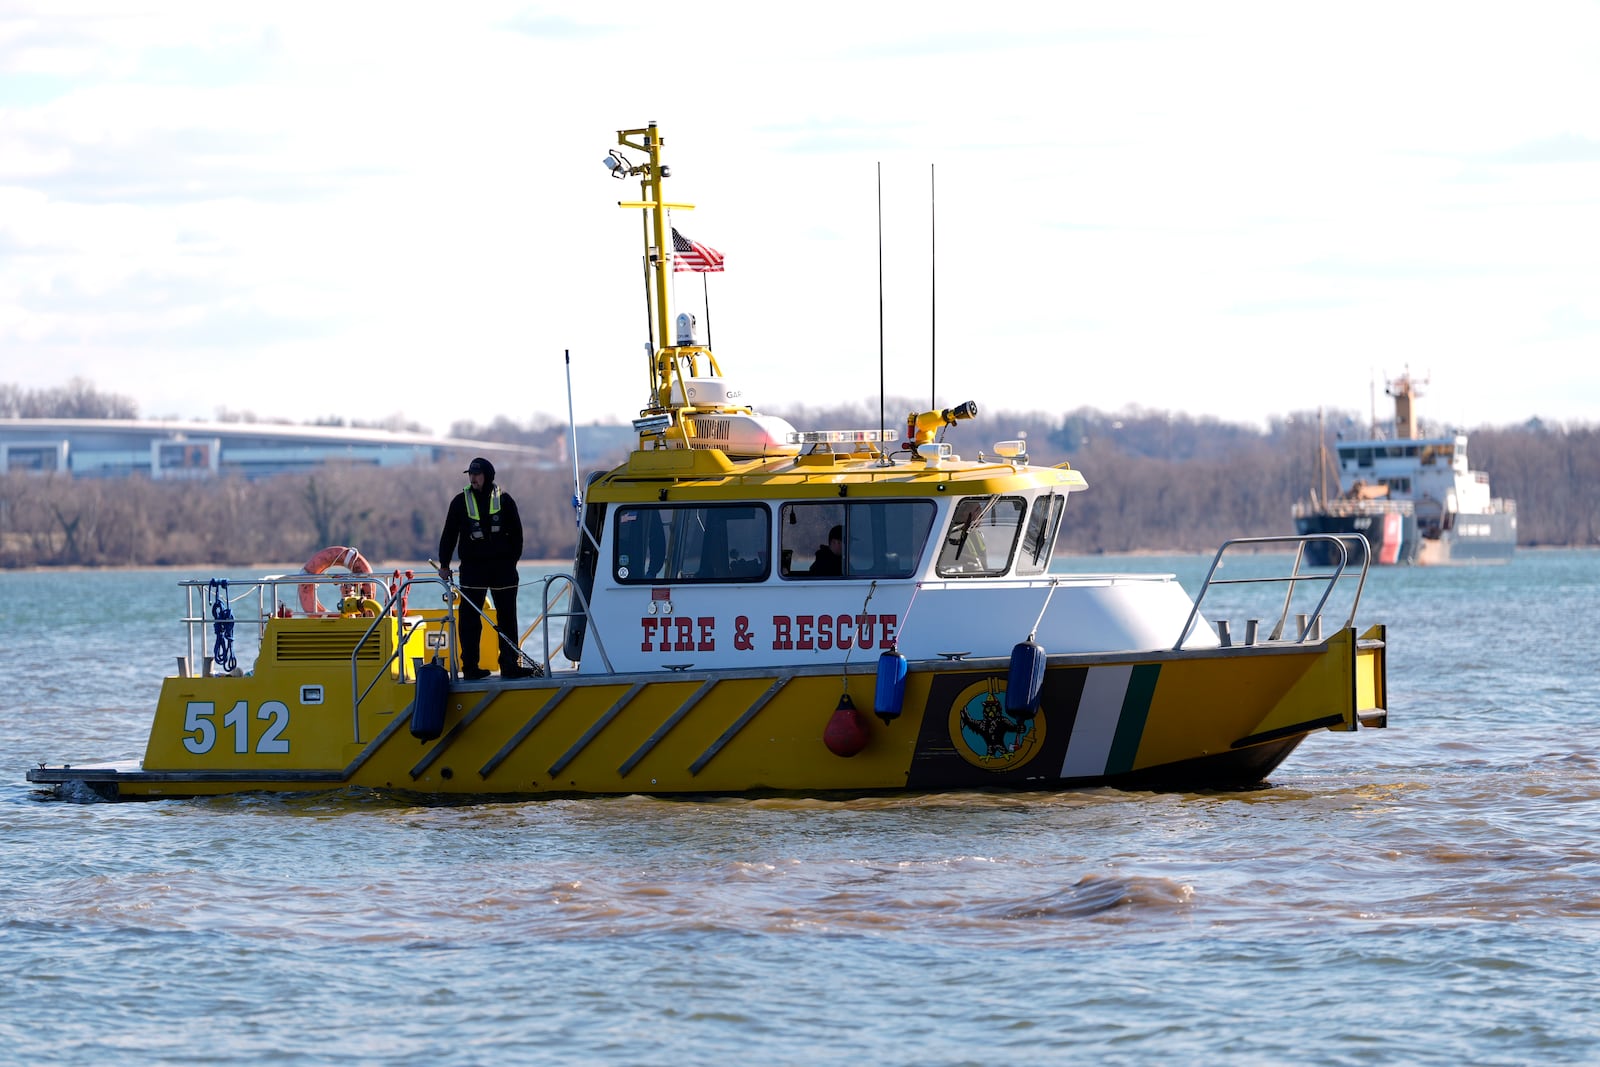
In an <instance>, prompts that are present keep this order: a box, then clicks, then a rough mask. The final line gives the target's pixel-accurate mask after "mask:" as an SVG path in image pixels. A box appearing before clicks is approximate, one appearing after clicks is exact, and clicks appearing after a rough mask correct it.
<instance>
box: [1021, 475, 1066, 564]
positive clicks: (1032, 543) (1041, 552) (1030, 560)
mask: <svg viewBox="0 0 1600 1067" xmlns="http://www.w3.org/2000/svg"><path fill="white" fill-rule="evenodd" d="M1066 502H1067V498H1066V497H1064V496H1061V495H1060V494H1058V493H1051V494H1050V495H1049V496H1042V497H1040V498H1039V499H1037V500H1035V501H1034V502H1033V510H1032V511H1031V512H1030V513H1029V514H1028V524H1027V525H1026V526H1024V527H1023V529H1022V551H1021V552H1018V553H1017V573H1018V574H1043V573H1044V572H1045V571H1047V570H1049V569H1050V556H1051V554H1052V553H1053V552H1054V551H1055V547H1056V533H1057V532H1058V531H1059V530H1060V529H1061V512H1062V511H1063V510H1064V509H1065V507H1066Z"/></svg>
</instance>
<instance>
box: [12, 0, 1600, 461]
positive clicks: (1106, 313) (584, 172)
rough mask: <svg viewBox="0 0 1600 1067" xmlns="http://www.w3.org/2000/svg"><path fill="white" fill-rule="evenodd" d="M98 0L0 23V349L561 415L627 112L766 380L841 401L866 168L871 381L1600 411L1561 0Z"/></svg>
mask: <svg viewBox="0 0 1600 1067" xmlns="http://www.w3.org/2000/svg"><path fill="white" fill-rule="evenodd" d="M15 6H16V5H13V7H15ZM106 10H107V8H106V6H105V5H102V4H83V5H77V6H64V5H63V4H61V3H59V2H52V3H50V4H48V5H45V4H42V3H40V4H37V5H35V7H34V9H33V10H32V11H31V12H30V11H26V10H24V11H21V12H20V13H16V12H14V13H12V14H9V15H7V16H0V74H3V77H0V252H3V253H4V255H3V257H0V352H3V353H4V370H3V371H0V379H3V380H7V381H17V382H20V383H21V384H23V385H26V386H50V385H57V384H60V383H62V382H63V381H65V380H66V379H67V378H69V377H72V376H83V377H87V378H90V379H91V380H93V381H94V382H95V383H96V384H97V385H98V386H99V387H100V388H102V389H106V390H110V391H114V392H118V393H123V394H126V395H129V396H132V397H133V398H135V399H136V400H137V401H138V403H139V405H140V408H141V410H142V411H144V412H145V413H147V414H178V415H195V416H205V415H209V414H211V413H212V412H214V411H215V410H216V409H218V408H222V407H226V408H229V409H230V410H235V411H238V410H253V411H255V412H256V413H258V414H261V415H272V416H283V417H289V418H310V417H313V416H317V415H323V414H330V413H338V414H345V415H347V416H350V417H355V418H378V417H382V416H384V415H387V414H389V413H391V412H394V411H397V410H398V411H403V412H404V414H405V415H406V416H407V417H409V418H412V419H415V420H417V421H420V422H422V423H424V424H427V425H430V426H432V427H434V428H436V429H441V430H442V429H444V428H446V427H447V426H448V425H449V424H450V423H451V422H452V421H455V420H458V419H463V418H471V419H475V420H478V421H487V420H488V419H489V418H491V417H493V416H494V415H497V414H505V415H508V416H510V417H513V418H527V417H529V416H531V415H533V414H535V413H546V414H550V415H554V416H556V417H559V418H564V417H565V414H566V396H565V378H564V373H563V370H564V365H563V362H562V352H563V351H564V350H566V349H571V351H572V353H573V360H574V364H573V378H574V385H575V389H576V400H575V406H576V409H577V414H578V417H579V418H580V419H581V420H583V421H589V420H591V419H593V418H602V417H626V416H628V415H630V414H632V413H633V411H634V410H635V409H636V408H637V407H638V406H639V404H640V403H641V402H642V397H643V392H644V383H643V367H644V358H643V355H642V346H643V342H644V334H643V325H644V322H645V316H644V311H643V308H642V306H641V301H640V291H641V285H640V281H639V276H638V267H637V263H638V253H639V249H638V240H637V239H638V233H639V227H638V221H637V218H636V217H634V215H633V214H632V213H630V212H623V211H619V210H618V209H617V207H616V206H615V203H616V201H617V200H618V199H623V198H631V197H632V196H633V195H635V193H636V192H637V186H636V185H633V184H632V183H623V182H613V181H610V180H608V179H607V178H606V176H605V173H604V171H602V170H601V168H600V165H599V162H600V159H601V157H602V156H603V155H604V154H605V152H606V151H607V150H608V149H609V148H611V147H613V145H614V142H615V131H616V130H617V129H618V128H621V127H631V126H637V125H642V124H644V123H645V122H647V121H651V120H657V121H659V122H660V123H661V128H662V130H663V132H664V134H665V136H666V138H667V154H668V160H669V162H670V164H671V165H672V167H673V171H674V174H675V178H674V179H673V182H672V184H671V186H670V188H671V192H672V195H673V196H674V197H676V198H680V199H684V200H689V201H692V202H695V203H697V204H698V205H699V208H698V209H697V210H696V211H695V212H693V213H692V214H681V215H680V216H679V218H678V223H679V226H680V228H682V229H683V230H685V231H686V232H688V233H690V234H692V235H693V236H695V237H696V238H697V239H699V240H702V241H704V242H706V243H708V244H712V245H714V246H716V247H718V248H719V249H721V250H722V251H724V252H725V253H726V254H727V255H728V263H729V267H728V272H727V273H726V274H725V275H721V276H716V277H714V278H712V279H711V280H710V282H711V301H712V307H711V320H712V322H711V325H712V339H713V341H714V343H715V345H716V348H717V351H718V355H719V358H720V359H721V361H722V364H723V366H724V368H725V369H726V370H727V371H728V372H729V373H730V374H731V375H732V376H733V377H735V378H737V379H738V380H739V383H740V384H741V385H742V386H743V387H744V388H745V390H746V393H747V394H748V395H749V396H751V397H752V398H754V399H755V400H756V401H757V402H759V403H765V404H766V405H768V406H774V405H780V404H787V403H792V402H802V403H806V404H810V405H813V406H815V405H820V404H826V403H831V402H835V401H838V400H852V399H853V400H864V401H868V402H869V403H871V404H872V405H874V406H875V403H876V399H877V396H876V394H877V388H878V345H879V342H878V337H879V324H878V305H879V294H878V226H879V218H878V210H877V195H878V194H877V188H876V185H877V175H878V168H879V166H880V165H881V168H882V175H883V212H882V226H883V236H884V245H883V249H884V250H883V260H884V272H885V286H886V288H885V292H884V297H883V305H884V309H885V321H884V335H885V341H884V348H885V363H886V366H887V369H888V373H889V376H890V382H889V392H890V393H891V395H895V396H921V395H923V394H924V393H925V392H926V391H927V388H928V382H929V378H930V369H929V366H928V360H929V356H930V354H932V353H934V352H935V351H936V352H937V358H938V369H937V374H938V382H939V390H940V392H941V393H942V394H945V395H943V396H941V398H940V399H941V402H954V401H957V400H964V399H968V398H971V399H976V400H978V401H979V403H980V404H982V405H983V406H984V407H985V408H986V409H988V410H1001V409H1007V408H1010V409H1017V410H1052V409H1055V410H1060V411H1066V410H1070V409H1072V408H1076V407H1079V406H1082V405H1090V406H1094V407H1099V408H1103V409H1107V410H1115V409H1118V408H1120V407H1122V406H1123V405H1125V404H1130V403H1137V404H1140V405H1143V406H1146V407H1154V408H1167V409H1171V410H1177V411H1185V412H1188V413H1191V414H1194V415H1197V416H1198V415H1217V416H1221V417H1223V418H1228V419H1234V420H1240V421H1263V420H1265V419H1266V418H1268V417H1271V416H1274V415H1281V414H1285V413H1288V412H1292V411H1298V410H1308V409H1311V408H1315V407H1317V406H1319V405H1327V406H1330V407H1344V408H1348V409H1355V410H1364V409H1365V407H1366V405H1367V396H1368V392H1369V384H1370V377H1371V375H1372V374H1373V373H1381V372H1384V371H1387V372H1389V373H1395V372H1397V371H1398V370H1399V369H1401V368H1402V367H1403V366H1405V365H1408V364H1409V365H1410V366H1411V367H1413V369H1416V370H1419V372H1421V371H1427V372H1430V373H1431V376H1432V379H1433V386H1432V392H1431V394H1430V396H1429V398H1428V400H1427V401H1425V403H1426V405H1427V407H1426V410H1425V413H1426V414H1427V415H1429V416H1430V417H1437V418H1440V419H1448V420H1452V421H1455V422H1458V423H1461V424H1464V425H1476V424H1481V423H1507V422H1515V421H1520V420H1521V419H1524V418H1527V417H1529V416H1532V415H1535V414H1538V415H1542V416H1545V417H1551V418H1557V419H1571V420H1586V421H1594V420H1596V419H1600V380H1597V376H1596V375H1595V374H1594V373H1593V372H1592V371H1591V370H1590V369H1589V368H1590V367H1591V366H1592V365H1593V363H1594V358H1593V357H1594V354H1595V345H1596V341H1597V336H1600V334H1597V331H1596V329H1595V324H1596V323H1597V322H1600V297H1597V296H1596V295H1595V294H1596V293H1600V284H1597V283H1600V251H1597V250H1600V192H1597V191H1596V190H1600V182H1597V180H1596V179H1597V178H1600V128H1597V127H1600V120H1597V119H1596V118H1595V117H1594V116H1593V114H1592V101H1593V100H1594V99H1596V98H1597V97H1600V84H1597V83H1600V68H1597V67H1596V65H1595V64H1594V63H1593V58H1592V55H1590V54H1589V53H1590V51H1591V49H1590V47H1589V45H1588V42H1592V41H1594V40H1595V39H1596V35H1595V31H1596V29H1597V28H1600V13H1597V11H1596V9H1595V8H1594V7H1593V6H1592V5H1587V4H1580V3H1551V4H1543V5H1539V6H1538V7H1536V8H1531V9H1526V10H1519V11H1518V12H1516V13H1515V14H1514V16H1513V15H1512V14H1510V13H1506V14H1502V13H1501V12H1502V9H1500V8H1498V7H1490V6H1487V5H1483V6H1479V5H1473V4H1467V5H1461V4H1443V3H1425V4H1408V5H1401V6H1399V7H1396V6H1394V5H1380V4H1362V3H1356V4H1352V5H1345V6H1343V7H1341V8H1339V9H1337V10H1334V9H1310V8H1305V7H1303V6H1299V5H1281V4H1250V3H1237V2H1235V3H1226V2H1225V3H1222V4H1213V5H1200V6H1196V5H1190V4H1176V3H1174V4H1167V5H1159V4H1158V5H1139V6H1138V7H1136V8H1128V7H1126V6H1115V5H1113V6H1109V7H1108V6H1106V5H1089V4H1083V3H1066V4H1057V5H1049V6H1047V7H1045V8H1039V9H1036V8H1035V7H1034V6H1033V5H1028V6H1023V5H1020V4H1012V3H1008V2H1002V3H994V4H988V5H983V6H981V7H973V6H972V5H954V4H931V5H924V6H923V7H921V8H919V15H918V18H917V19H915V20H912V21H908V20H906V19H905V18H904V17H903V15H902V14H901V13H900V12H899V10H898V9H893V8H892V7H891V6H890V5H881V6H880V5H847V4H840V3H833V2H824V3H820V4H815V5H808V6H807V7H806V8H804V9H794V8H767V9H757V8H751V7H749V6H748V5H732V4H682V5H674V6H673V7H672V8H660V7H658V6H655V5H645V4H631V5H630V4H624V5H620V6H613V5H607V6H606V7H605V8H603V9H593V10H589V9H578V8H576V7H568V6H564V5H527V4H517V3H477V4H467V5H460V6H459V10H457V9H451V10H448V11H447V10H446V9H444V8H439V7H437V6H436V5H420V4H418V5H406V4H400V5H393V4H385V5H377V4H336V5H326V4H310V3H289V4H276V5H273V6H272V7H271V8H270V9H261V13H260V14H257V15H255V17H250V16H249V14H248V13H247V14H237V13H233V12H230V11H229V10H227V6H226V5H213V4H199V3H188V4H186V3H179V2H176V0H173V2H160V0H152V2H150V3H147V4H144V5H143V6H140V7H129V8H127V9H126V10H127V11H128V12H129V13H127V14H113V15H107V14H104V13H103V12H104V11H106ZM112 10H122V9H119V8H116V7H115V5H113V6H112ZM930 166H933V167H934V168H935V170H934V172H933V174H934V176H936V181H937V194H938V211H937V251H938V273H937V327H936V332H935V328H934V326H933V319H934V309H933V308H932V307H931V306H930V289H931V288H932V278H931V277H930V275H931V273H932V272H931V268H930V262H929V251H930V222H931V219H930V215H931V209H930V204H929V191H930V189H929V186H930ZM699 282H700V279H698V278H690V277H689V276H687V275H685V276H680V277H679V279H678V287H679V292H680V294H681V296H682V297H683V299H684V300H685V302H686V303H694V304H697V303H698V296H697V294H698V292H699ZM691 296H692V297H693V298H692V299H691ZM894 417H895V416H894V415H893V413H891V418H894Z"/></svg>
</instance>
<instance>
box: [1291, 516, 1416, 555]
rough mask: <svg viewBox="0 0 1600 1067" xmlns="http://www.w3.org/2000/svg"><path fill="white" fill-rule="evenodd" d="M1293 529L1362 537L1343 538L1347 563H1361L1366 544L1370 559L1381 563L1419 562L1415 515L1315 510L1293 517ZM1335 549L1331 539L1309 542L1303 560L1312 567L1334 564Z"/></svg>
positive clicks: (1305, 533) (1306, 532) (1307, 533)
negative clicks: (1336, 512) (1369, 549)
mask: <svg viewBox="0 0 1600 1067" xmlns="http://www.w3.org/2000/svg"><path fill="white" fill-rule="evenodd" d="M1294 524H1295V532H1296V533H1298V534H1300V535H1302V536H1305V535H1309V534H1331V535H1334V536H1342V537H1350V536H1351V535H1355V534H1359V535H1360V536H1361V538H1362V539H1363V540H1354V539H1351V540H1346V541H1345V542H1344V543H1345V545H1346V547H1347V549H1348V551H1349V554H1350V558H1349V561H1348V562H1349V564H1350V565H1352V566H1360V565H1361V564H1362V562H1363V558H1364V557H1365V555H1366V548H1367V546H1371V549H1372V562H1373V563H1379V564H1384V565H1405V564H1412V563H1416V562H1417V561H1418V558H1419V556H1420V555H1421V552H1422V537H1421V535H1420V534H1419V533H1418V530H1417V518H1416V516H1415V515H1412V514H1409V513H1405V512H1401V511H1372V512H1360V513H1352V514H1337V515H1336V514H1332V513H1329V512H1326V511H1315V512H1308V513H1304V514H1300V515H1297V516H1295V520H1294ZM1337 556H1338V548H1337V547H1336V546H1335V544H1334V543H1333V542H1332V541H1323V540H1317V541H1308V542H1306V546H1305V561H1306V562H1307V563H1309V564H1310V565H1312V566H1314V567H1332V566H1337V565H1338V563H1339V560H1338V558H1337Z"/></svg>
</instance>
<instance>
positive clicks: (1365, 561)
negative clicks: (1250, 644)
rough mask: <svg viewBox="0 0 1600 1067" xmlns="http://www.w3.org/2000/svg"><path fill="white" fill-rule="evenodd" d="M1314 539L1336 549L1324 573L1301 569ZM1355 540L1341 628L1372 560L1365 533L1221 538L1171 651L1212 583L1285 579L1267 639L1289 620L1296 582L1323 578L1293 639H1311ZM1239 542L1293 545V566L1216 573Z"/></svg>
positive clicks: (1352, 609) (1346, 623)
mask: <svg viewBox="0 0 1600 1067" xmlns="http://www.w3.org/2000/svg"><path fill="white" fill-rule="evenodd" d="M1313 541H1326V542H1329V543H1331V544H1332V545H1333V547H1334V549H1335V550H1336V551H1337V554H1338V563H1336V564H1335V565H1334V567H1333V569H1332V570H1331V571H1329V572H1327V573H1305V572H1303V571H1301V569H1300V567H1301V563H1302V561H1303V560H1304V559H1305V550H1306V545H1308V544H1310V543H1311V542H1313ZM1358 541H1359V542H1360V543H1361V548H1362V552H1361V553H1360V555H1361V573H1360V577H1359V578H1357V580H1356V591H1355V596H1354V598H1353V599H1352V600H1351V601H1350V613H1349V615H1348V617H1347V618H1346V619H1345V621H1344V624H1343V626H1341V627H1340V628H1341V629H1343V628H1344V627H1348V626H1351V625H1353V624H1354V623H1355V617H1356V608H1357V607H1358V606H1359V605H1360V604H1361V593H1362V591H1363V590H1364V589H1365V588H1366V584H1367V570H1368V568H1369V567H1370V566H1371V564H1372V550H1371V546H1370V545H1369V544H1368V543H1367V539H1366V537H1365V536H1364V535H1362V534H1290V535H1284V536H1276V537H1235V538H1231V539H1230V540H1227V541H1224V542H1223V543H1222V547H1221V548H1219V549H1217V554H1216V556H1214V557H1213V558H1212V560H1211V567H1210V569H1208V570H1207V571H1206V577H1205V581H1204V582H1203V583H1201V586H1200V592H1199V593H1198V594H1196V595H1195V598H1194V605H1193V606H1192V607H1191V608H1190V609H1189V618H1188V619H1187V620H1186V621H1185V622H1184V624H1183V631H1182V633H1180V634H1179V635H1178V641H1177V643H1176V644H1175V645H1173V646H1172V647H1173V651H1178V650H1180V649H1182V648H1183V645H1184V642H1186V641H1188V640H1189V635H1190V633H1192V632H1193V630H1194V625H1195V622H1196V620H1198V619H1199V617H1200V605H1201V604H1202V603H1203V602H1204V601H1205V598H1206V594H1207V593H1209V592H1210V591H1211V589H1212V587H1213V586H1220V585H1252V584H1262V583H1284V584H1285V586H1286V588H1285V590H1284V597H1283V608H1282V610H1281V611H1280V612H1279V614H1278V620H1277V622H1276V623H1275V624H1274V625H1273V627H1272V629H1271V631H1270V632H1269V634H1268V636H1267V640H1269V641H1276V640H1279V639H1280V638H1281V637H1282V635H1283V627H1284V625H1285V623H1287V621H1288V618H1289V609H1290V608H1291V607H1292V606H1293V603H1294V591H1295V586H1296V585H1297V584H1298V583H1300V582H1323V583H1325V588H1324V589H1323V590H1322V596H1321V597H1320V598H1318V600H1317V606H1316V608H1315V609H1314V610H1313V611H1312V612H1311V613H1310V614H1309V615H1308V617H1307V620H1306V625H1305V628H1304V630H1303V631H1302V632H1301V634H1300V636H1299V637H1297V638H1296V639H1295V640H1296V643H1299V644H1304V643H1305V642H1307V641H1309V640H1310V639H1311V635H1312V634H1313V633H1317V632H1319V631H1320V628H1321V623H1322V611H1323V609H1324V608H1325V607H1326V606H1327V603H1328V598H1329V597H1330V596H1332V595H1333V591H1334V589H1335V588H1337V587H1338V585H1339V582H1340V581H1341V580H1342V579H1343V578H1344V572H1345V570H1346V568H1347V567H1348V566H1349V564H1350V549H1351V548H1354V547H1355V545H1356V542H1358ZM1241 545H1254V546H1261V545H1285V546H1287V545H1293V546H1294V548H1295V553H1294V566H1293V568H1292V569H1291V570H1290V572H1289V573H1288V574H1287V575H1276V576H1271V577H1265V578H1218V577H1216V573H1217V568H1218V567H1220V566H1221V565H1222V557H1223V556H1224V555H1226V554H1227V552H1228V550H1229V549H1232V548H1237V547H1239V546H1241Z"/></svg>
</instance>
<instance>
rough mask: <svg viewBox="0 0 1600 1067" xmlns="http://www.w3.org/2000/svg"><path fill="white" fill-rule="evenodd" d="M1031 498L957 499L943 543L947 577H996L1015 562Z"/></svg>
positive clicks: (941, 552) (943, 567) (941, 570)
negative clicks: (1012, 559) (1013, 560)
mask: <svg viewBox="0 0 1600 1067" xmlns="http://www.w3.org/2000/svg"><path fill="white" fill-rule="evenodd" d="M1026 511H1027V501H1025V500H1024V499H1023V498H1022V497H1020V496H1002V497H994V496H969V497H963V498H961V499H960V500H958V501H956V505H955V507H954V508H953V509H952V510H951V512H950V528H949V529H948V530H947V531H946V533H945V537H944V543H943V544H942V545H940V547H939V568H938V570H939V575H940V577H944V578H977V577H992V576H994V575H998V574H1004V573H1005V572H1006V570H1007V569H1008V568H1009V567H1010V566H1011V553H1012V551H1013V550H1014V549H1015V548H1016V547H1017V542H1018V540H1019V535H1020V534H1021V532H1022V517H1023V514H1024V513H1025V512H1026Z"/></svg>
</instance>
